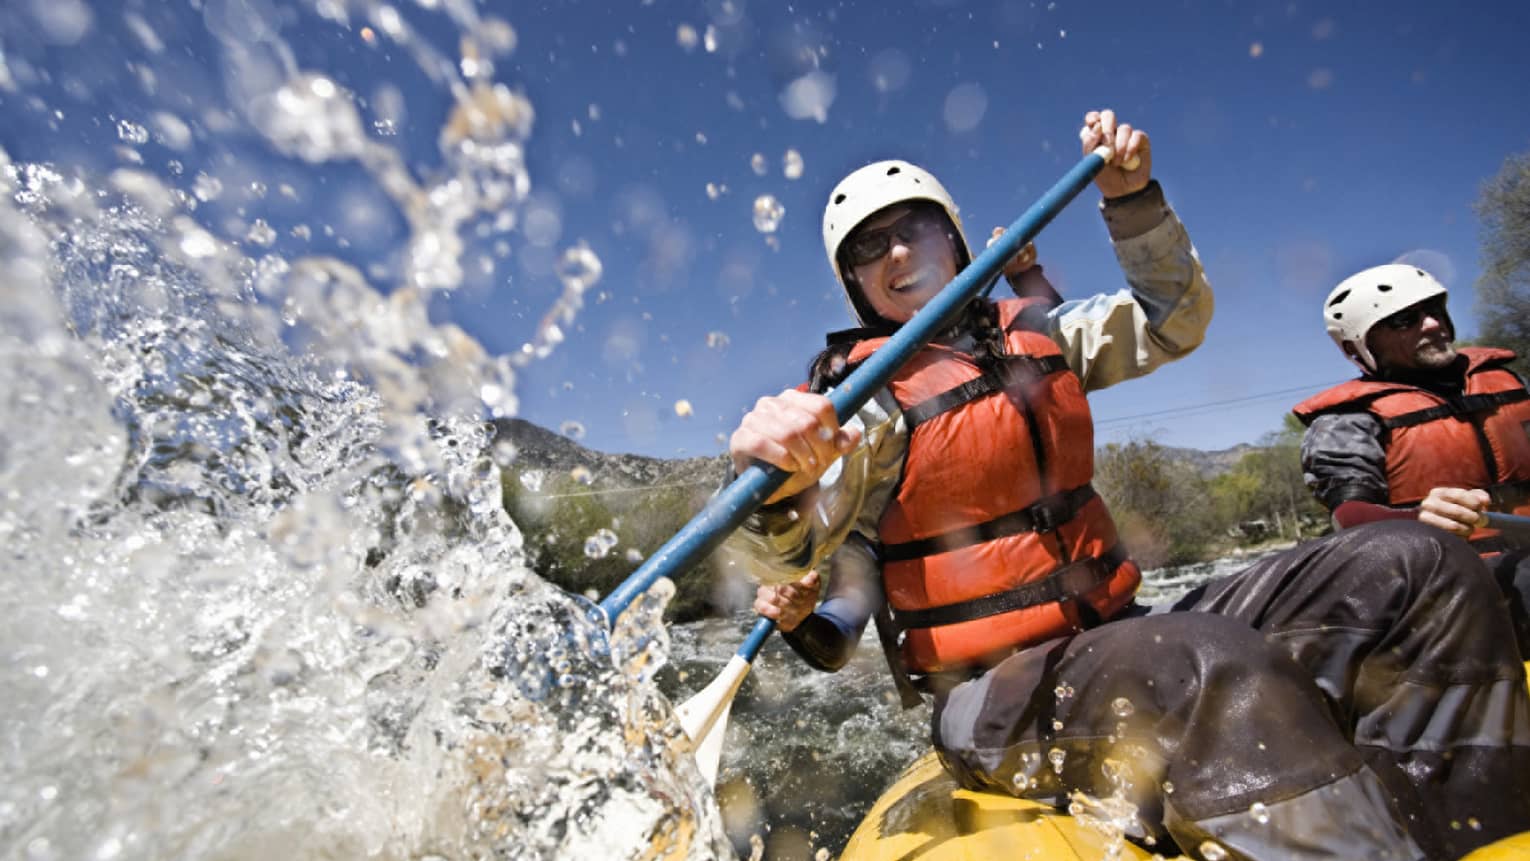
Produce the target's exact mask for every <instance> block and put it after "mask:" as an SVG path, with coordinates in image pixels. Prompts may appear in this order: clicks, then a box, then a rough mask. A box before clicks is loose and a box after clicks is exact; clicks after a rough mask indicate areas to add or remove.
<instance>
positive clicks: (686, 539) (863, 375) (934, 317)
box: [600, 152, 1105, 649]
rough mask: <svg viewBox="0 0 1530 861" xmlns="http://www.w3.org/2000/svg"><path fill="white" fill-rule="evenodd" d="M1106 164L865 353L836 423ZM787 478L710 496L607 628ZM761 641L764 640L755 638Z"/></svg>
mask: <svg viewBox="0 0 1530 861" xmlns="http://www.w3.org/2000/svg"><path fill="white" fill-rule="evenodd" d="M1104 166H1105V158H1104V157H1102V156H1101V155H1100V154H1099V153H1098V152H1093V153H1090V154H1089V155H1086V156H1084V157H1083V158H1082V159H1081V160H1080V161H1079V163H1078V164H1076V165H1074V166H1073V168H1072V169H1071V170H1069V171H1068V173H1067V174H1066V175H1064V176H1063V178H1062V179H1060V180H1058V182H1057V184H1056V185H1054V186H1052V188H1051V189H1049V190H1048V191H1047V193H1046V194H1044V195H1042V196H1041V199H1040V200H1038V201H1036V202H1035V203H1034V204H1032V205H1031V208H1030V209H1027V210H1026V211H1025V213H1024V214H1023V215H1021V216H1020V218H1019V219H1017V220H1016V221H1015V223H1014V224H1011V225H1010V226H1009V229H1008V230H1006V231H1004V235H1003V236H1000V237H999V239H998V240H997V241H996V242H994V243H993V244H992V245H990V246H988V247H987V248H986V249H985V250H984V251H983V253H982V254H979V255H978V256H977V259H976V260H973V261H972V264H971V265H969V266H967V267H966V268H965V269H963V270H962V271H961V272H960V273H958V274H957V276H956V277H955V278H954V279H952V280H951V283H949V284H947V285H946V286H945V287H944V288H942V289H941V291H940V293H938V294H936V296H935V297H934V298H933V299H931V300H930V301H929V302H928V303H926V304H925V306H924V307H923V308H921V309H919V312H918V313H917V314H915V315H914V316H913V317H912V318H911V319H909V321H908V322H906V323H904V324H903V325H902V326H900V327H899V328H898V331H897V332H896V333H894V334H893V336H892V337H891V338H889V339H888V340H887V343H885V344H883V345H882V346H881V347H880V348H879V349H878V350H877V351H876V352H875V353H872V354H871V358H869V359H867V360H866V361H865V362H864V363H862V364H861V366H860V367H859V368H856V369H855V372H854V373H852V374H850V376H849V377H847V378H846V379H845V381H844V382H842V383H840V384H839V385H838V386H836V387H835V388H834V390H833V391H832V392H830V393H829V400H830V402H831V403H833V404H834V413H835V415H837V416H838V417H839V421H840V422H841V423H843V422H846V421H848V420H849V419H850V417H851V416H853V415H855V413H856V411H857V410H859V409H860V408H861V406H862V405H864V404H865V403H866V401H868V400H870V398H871V396H872V394H874V393H875V392H876V391H877V390H878V389H880V388H882V387H883V386H885V385H887V383H888V382H889V381H890V380H892V378H893V375H895V374H897V373H898V370H899V369H900V368H902V367H903V366H904V365H905V364H906V363H907V362H908V360H909V359H912V358H913V357H914V354H915V353H917V352H919V351H920V350H921V349H923V348H924V346H925V345H926V344H928V343H929V342H930V339H932V338H934V337H935V335H936V334H938V333H940V332H941V331H943V330H945V329H946V328H948V327H950V326H951V325H952V324H953V323H955V322H956V320H957V318H958V317H959V316H960V315H961V311H962V308H964V307H966V305H967V303H968V302H970V301H972V299H973V298H975V297H976V296H978V295H979V294H981V293H983V292H985V291H986V290H987V289H988V287H989V286H991V285H992V284H993V282H994V280H995V279H997V278H998V277H999V273H1000V272H1001V271H1002V270H1003V268H1004V264H1005V263H1006V262H1008V261H1009V259H1010V258H1012V257H1014V256H1015V255H1016V254H1019V253H1020V250H1021V249H1023V248H1024V247H1025V246H1026V243H1028V242H1030V241H1031V240H1032V239H1035V238H1036V234H1038V233H1040V232H1041V229H1042V228H1043V227H1046V226H1047V225H1048V224H1050V223H1051V221H1052V219H1053V218H1055V217H1057V214H1058V213H1059V212H1061V211H1062V209H1063V207H1065V206H1067V205H1068V202H1069V201H1071V200H1073V198H1074V197H1077V196H1078V193H1079V192H1080V191H1083V190H1084V187H1085V186H1087V185H1088V184H1089V183H1090V182H1091V181H1092V180H1093V179H1094V177H1095V175H1096V174H1098V173H1099V172H1100V169H1101V168H1103V167H1104ZM788 476H789V473H788V472H786V471H785V470H783V469H780V468H779V467H775V466H770V465H768V464H762V463H756V464H754V465H752V466H750V467H749V468H748V469H746V470H744V472H743V474H742V475H740V476H739V477H738V478H737V479H735V480H734V481H733V482H732V483H731V484H729V485H728V486H727V487H725V488H723V489H722V490H721V491H719V492H718V494H717V495H716V496H714V497H712V499H711V500H710V501H709V502H708V503H707V505H706V507H705V508H703V509H702V510H701V512H700V513H699V514H697V515H696V516H695V517H693V518H691V521H690V522H689V523H687V524H686V525H685V526H684V527H682V528H681V529H680V531H679V532H677V533H675V536H674V537H673V538H671V539H670V540H669V541H666V542H665V543H664V546H663V547H660V548H659V549H658V551H657V552H655V553H654V554H653V555H652V556H650V557H648V559H647V560H645V561H644V562H643V564H642V565H641V566H639V567H638V569H637V570H636V571H634V572H632V574H630V575H629V576H628V577H627V579H626V580H624V581H622V584H621V585H620V586H617V587H616V589H615V590H613V591H612V592H611V594H610V595H607V596H606V598H605V600H603V601H601V602H600V609H601V610H603V611H604V612H605V614H606V620H607V622H608V623H611V624H614V623H615V621H616V617H617V616H619V615H621V614H622V612H623V611H625V610H626V609H627V607H628V606H629V605H631V604H632V602H633V601H634V600H636V599H637V597H638V596H639V595H641V594H643V593H644V592H646V591H648V588H649V587H651V586H652V585H653V584H654V583H655V582H656V581H658V579H659V578H660V577H673V576H676V575H679V574H682V573H684V572H686V571H689V570H690V569H691V568H693V567H695V566H696V564H697V563H699V562H700V561H701V560H702V559H704V558H706V555H707V554H708V553H710V552H711V551H712V550H713V548H715V547H716V546H717V545H718V544H721V543H722V541H723V539H724V538H727V537H728V535H729V534H730V533H732V532H733V530H734V529H737V528H738V526H739V525H740V524H742V523H743V522H744V521H745V520H746V519H747V518H748V517H749V515H751V514H753V513H754V512H755V511H756V510H757V509H758V508H759V507H760V506H761V505H763V504H764V503H765V500H766V499H768V498H770V495H771V494H772V493H775V492H776V491H777V490H778V489H780V487H781V485H783V484H785V483H786V479H787V477H788ZM767 622H768V620H763V619H762V620H761V621H760V623H758V624H756V626H755V632H756V633H758V632H760V630H761V629H762V628H764V633H765V634H767V635H768V634H769V633H770V630H769V628H765V625H766V623H767ZM752 636H753V635H751V637H752ZM763 641H764V637H761V642H763ZM745 645H746V646H747V645H748V643H747V642H746V643H745ZM756 649H758V646H756Z"/></svg>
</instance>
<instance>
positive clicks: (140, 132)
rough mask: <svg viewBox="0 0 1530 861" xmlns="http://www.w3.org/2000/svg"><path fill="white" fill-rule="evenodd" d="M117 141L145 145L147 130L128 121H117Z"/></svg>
mask: <svg viewBox="0 0 1530 861" xmlns="http://www.w3.org/2000/svg"><path fill="white" fill-rule="evenodd" d="M117 139H118V140H120V141H122V142H123V143H130V144H146V143H148V142H149V130H148V129H146V128H144V127H143V126H141V125H139V124H137V123H135V122H132V121H130V120H118V121H117Z"/></svg>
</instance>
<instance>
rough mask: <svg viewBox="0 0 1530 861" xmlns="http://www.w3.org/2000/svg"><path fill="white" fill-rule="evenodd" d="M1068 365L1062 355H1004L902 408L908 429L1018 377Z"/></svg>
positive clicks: (1032, 377) (1033, 377)
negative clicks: (976, 373)
mask: <svg viewBox="0 0 1530 861" xmlns="http://www.w3.org/2000/svg"><path fill="white" fill-rule="evenodd" d="M1067 369H1068V362H1067V360H1066V359H1064V358H1063V357H1062V356H1058V355H1052V356H1005V357H1004V359H1003V361H1001V362H1000V363H999V364H998V365H996V366H995V367H993V368H990V369H988V370H985V371H984V372H983V375H982V376H980V377H973V378H972V379H970V380H968V381H967V382H965V383H962V384H961V385H958V386H955V387H953V388H949V389H946V390H945V391H943V392H941V393H940V394H938V395H935V396H933V397H930V398H926V399H925V400H923V401H920V402H919V403H917V404H914V405H913V406H911V407H908V408H906V409H904V410H903V420H904V421H906V422H908V429H909V430H911V431H912V430H913V429H914V428H916V427H918V426H920V425H922V424H924V423H925V422H927V421H929V420H930V419H932V418H935V417H936V416H938V415H940V414H941V413H944V412H948V411H950V410H954V409H956V408H957V407H959V406H962V405H963V404H966V403H970V402H972V401H975V400H977V399H978V398H982V397H987V396H988V395H991V394H993V393H994V392H1002V391H1004V390H1005V389H1007V388H1009V387H1010V386H1012V385H1014V384H1015V383H1016V382H1017V381H1020V380H1037V379H1041V378H1042V377H1045V376H1047V375H1049V374H1055V373H1057V372H1058V371H1065V370H1067Z"/></svg>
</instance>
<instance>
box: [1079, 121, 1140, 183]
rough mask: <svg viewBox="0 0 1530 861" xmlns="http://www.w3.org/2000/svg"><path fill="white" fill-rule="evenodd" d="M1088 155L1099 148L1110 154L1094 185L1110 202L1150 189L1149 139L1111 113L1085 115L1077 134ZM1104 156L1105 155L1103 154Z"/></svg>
mask: <svg viewBox="0 0 1530 861" xmlns="http://www.w3.org/2000/svg"><path fill="white" fill-rule="evenodd" d="M1078 137H1079V141H1080V142H1081V143H1082V144H1083V151H1084V153H1085V154H1086V155H1087V154H1089V153H1091V152H1095V151H1096V150H1098V149H1099V148H1100V147H1107V148H1109V150H1110V160H1109V162H1108V163H1107V165H1106V168H1105V169H1104V170H1102V171H1100V173H1099V174H1098V175H1097V176H1096V177H1095V184H1096V185H1098V186H1099V187H1100V191H1101V192H1103V193H1104V194H1105V196H1106V197H1107V198H1112V197H1120V196H1123V195H1126V194H1130V193H1131V192H1134V191H1137V190H1139V189H1142V188H1144V187H1146V186H1147V184H1148V180H1149V175H1150V172H1151V167H1150V159H1149V152H1150V144H1149V141H1148V136H1147V134H1146V133H1145V132H1143V131H1142V130H1141V129H1138V128H1135V127H1133V126H1132V125H1131V123H1123V122H1120V121H1119V119H1118V118H1117V117H1116V113H1115V111H1112V110H1110V109H1108V108H1107V109H1105V110H1099V111H1089V112H1088V113H1086V114H1084V125H1083V127H1082V128H1080V129H1079V132H1078ZM1101 154H1102V155H1103V153H1101Z"/></svg>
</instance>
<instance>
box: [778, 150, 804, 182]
mask: <svg viewBox="0 0 1530 861" xmlns="http://www.w3.org/2000/svg"><path fill="white" fill-rule="evenodd" d="M781 172H782V173H783V174H785V175H786V178H787V179H801V178H802V153H800V152H797V151H796V150H795V149H789V150H787V151H786V157H785V158H783V159H781Z"/></svg>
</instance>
